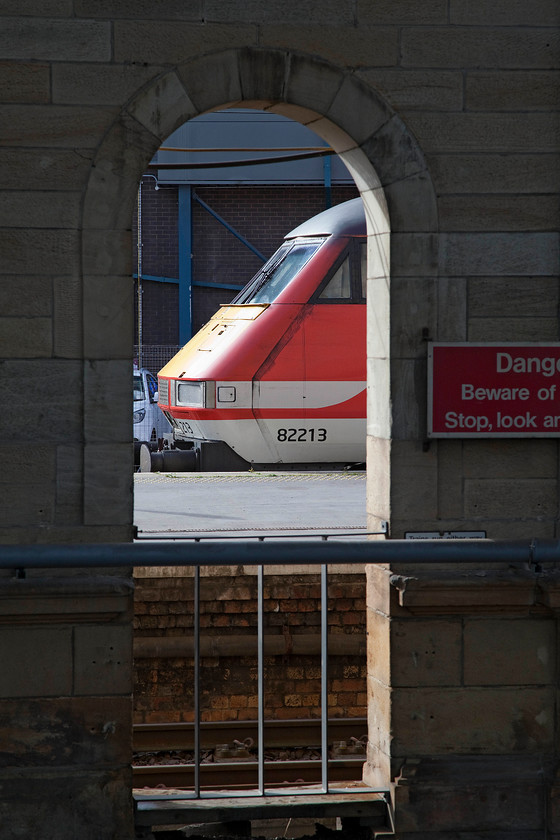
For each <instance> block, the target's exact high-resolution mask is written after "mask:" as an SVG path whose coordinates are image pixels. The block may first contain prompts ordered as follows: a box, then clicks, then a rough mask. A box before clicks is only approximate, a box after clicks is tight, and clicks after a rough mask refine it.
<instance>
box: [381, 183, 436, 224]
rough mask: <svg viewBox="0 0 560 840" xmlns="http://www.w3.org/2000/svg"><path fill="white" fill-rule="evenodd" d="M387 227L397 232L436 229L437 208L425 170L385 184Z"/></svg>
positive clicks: (432, 189)
mask: <svg viewBox="0 0 560 840" xmlns="http://www.w3.org/2000/svg"><path fill="white" fill-rule="evenodd" d="M385 196H386V198H387V206H388V208H389V214H390V219H391V229H392V230H398V231H399V232H402V233H405V232H409V231H410V232H420V231H424V232H432V231H436V230H438V208H437V204H436V197H435V193H434V188H433V185H432V182H431V180H430V178H429V176H428V173H427V172H420V173H418V174H417V175H412V176H411V177H410V178H405V179H404V180H402V181H394V182H393V183H392V184H387V186H386V187H385Z"/></svg>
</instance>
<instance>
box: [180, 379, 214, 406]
mask: <svg viewBox="0 0 560 840" xmlns="http://www.w3.org/2000/svg"><path fill="white" fill-rule="evenodd" d="M175 402H176V405H184V406H189V407H191V408H214V406H215V402H216V396H215V386H214V382H185V381H183V382H177V383H176V388H175Z"/></svg>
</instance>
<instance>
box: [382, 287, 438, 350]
mask: <svg viewBox="0 0 560 840" xmlns="http://www.w3.org/2000/svg"><path fill="white" fill-rule="evenodd" d="M437 312H438V309H437V281H436V280H435V278H431V277H430V278H428V277H422V278H419V279H412V278H409V277H394V278H393V280H392V281H391V313H392V317H391V350H392V353H393V356H395V357H397V358H408V359H410V358H413V359H414V358H417V359H420V360H422V361H424V360H425V359H426V341H425V339H424V337H423V331H424V330H428V334H429V335H435V334H436V331H437ZM370 323H371V321H370Z"/></svg>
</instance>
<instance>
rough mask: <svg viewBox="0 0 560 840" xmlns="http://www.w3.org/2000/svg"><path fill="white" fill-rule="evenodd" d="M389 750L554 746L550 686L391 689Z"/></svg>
mask: <svg viewBox="0 0 560 840" xmlns="http://www.w3.org/2000/svg"><path fill="white" fill-rule="evenodd" d="M392 711H393V716H392V731H393V741H392V754H393V755H394V756H395V757H396V756H403V757H405V756H411V755H422V756H425V757H428V756H436V755H469V754H478V755H500V754H501V755H511V754H513V753H517V754H523V753H535V752H548V751H550V750H551V749H552V748H553V732H554V690H553V689H552V688H544V687H540V688H519V687H515V688H501V687H496V688H446V687H442V686H440V687H438V688H418V689H416V690H411V689H408V690H405V691H393V694H392Z"/></svg>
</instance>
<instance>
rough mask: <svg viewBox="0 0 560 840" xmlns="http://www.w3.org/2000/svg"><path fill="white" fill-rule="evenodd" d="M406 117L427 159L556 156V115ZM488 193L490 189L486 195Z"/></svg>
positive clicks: (412, 113) (408, 114)
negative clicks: (462, 154) (455, 155)
mask: <svg viewBox="0 0 560 840" xmlns="http://www.w3.org/2000/svg"><path fill="white" fill-rule="evenodd" d="M403 117H404V119H405V120H406V123H407V125H408V126H409V128H410V130H411V131H413V132H414V134H415V135H416V137H417V139H418V142H419V144H420V146H421V147H422V149H423V150H424V152H425V153H426V154H427V155H433V154H434V153H438V154H445V153H447V154H449V153H451V152H453V153H457V152H476V151H479V152H491V153H502V154H504V153H508V154H513V153H516V154H517V153H523V152H531V153H532V154H534V153H535V152H542V153H549V152H553V151H554V150H555V149H556V148H557V147H558V139H559V131H558V120H557V118H556V116H555V115H554V114H542V113H539V112H533V113H511V114H510V113H508V114H503V113H502V114H500V113H498V114H494V113H487V112H484V111H479V112H471V113H468V114H457V113H453V114H442V113H431V114H430V113H425V112H423V113H420V112H419V111H406V112H405V113H404V115H403ZM487 191H488V185H487V188H486V190H483V192H487ZM494 191H497V190H494ZM531 192H533V190H531Z"/></svg>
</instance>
